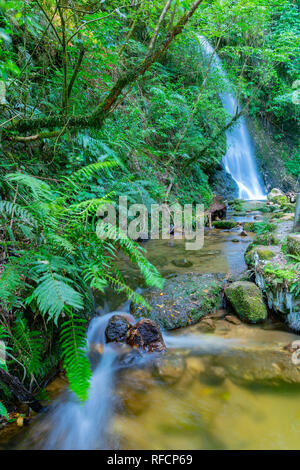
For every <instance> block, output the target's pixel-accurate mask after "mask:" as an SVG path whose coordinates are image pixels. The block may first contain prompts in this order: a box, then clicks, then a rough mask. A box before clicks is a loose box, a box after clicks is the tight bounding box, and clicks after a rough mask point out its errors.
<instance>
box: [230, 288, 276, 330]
mask: <svg viewBox="0 0 300 470" xmlns="http://www.w3.org/2000/svg"><path fill="white" fill-rule="evenodd" d="M225 294H226V297H227V299H228V300H229V302H230V303H231V305H232V307H233V308H234V310H235V312H236V314H237V315H238V316H239V318H240V319H241V320H243V321H245V322H247V323H258V322H262V321H264V320H266V318H267V316H268V312H267V309H266V306H265V304H264V302H263V299H262V294H261V292H260V290H259V288H258V287H257V286H256V285H255V284H254V283H252V282H248V281H238V282H234V283H233V284H231V285H230V286H229V287H227V288H226V289H225Z"/></svg>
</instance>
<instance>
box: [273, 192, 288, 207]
mask: <svg viewBox="0 0 300 470" xmlns="http://www.w3.org/2000/svg"><path fill="white" fill-rule="evenodd" d="M268 200H269V201H271V202H273V203H275V204H280V206H283V205H284V204H287V203H288V202H289V200H288V198H287V197H286V195H285V194H284V193H283V192H282V191H281V189H278V188H273V189H272V190H271V191H270V192H269V194H268Z"/></svg>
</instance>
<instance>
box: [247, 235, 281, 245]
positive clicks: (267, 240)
mask: <svg viewBox="0 0 300 470" xmlns="http://www.w3.org/2000/svg"><path fill="white" fill-rule="evenodd" d="M279 243H280V240H279V238H278V237H277V236H276V235H275V234H274V233H272V232H266V233H259V234H257V235H255V238H254V239H253V244H254V245H265V246H268V245H278V244H279Z"/></svg>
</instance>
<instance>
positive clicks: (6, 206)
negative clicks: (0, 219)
mask: <svg viewBox="0 0 300 470" xmlns="http://www.w3.org/2000/svg"><path fill="white" fill-rule="evenodd" d="M0 212H2V213H3V212H5V213H6V214H8V215H10V216H12V215H13V214H14V217H18V218H20V219H22V220H23V221H25V222H28V223H30V224H31V225H36V220H35V219H34V217H33V215H32V214H31V212H29V211H28V210H27V209H26V208H25V207H23V206H21V205H19V204H16V203H13V202H10V201H0Z"/></svg>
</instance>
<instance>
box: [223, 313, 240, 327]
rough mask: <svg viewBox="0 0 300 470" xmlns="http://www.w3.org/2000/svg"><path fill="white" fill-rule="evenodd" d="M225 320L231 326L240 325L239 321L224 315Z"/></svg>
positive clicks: (232, 316) (231, 316)
mask: <svg viewBox="0 0 300 470" xmlns="http://www.w3.org/2000/svg"><path fill="white" fill-rule="evenodd" d="M225 320H226V321H228V322H229V323H232V324H233V325H240V324H241V322H240V320H239V319H238V318H237V317H235V316H234V315H225Z"/></svg>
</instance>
